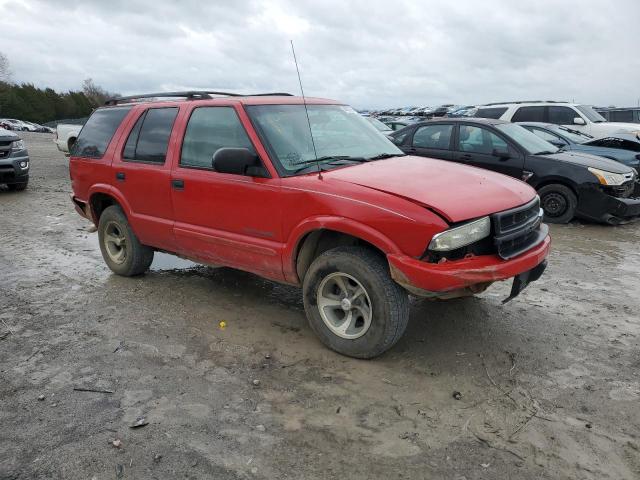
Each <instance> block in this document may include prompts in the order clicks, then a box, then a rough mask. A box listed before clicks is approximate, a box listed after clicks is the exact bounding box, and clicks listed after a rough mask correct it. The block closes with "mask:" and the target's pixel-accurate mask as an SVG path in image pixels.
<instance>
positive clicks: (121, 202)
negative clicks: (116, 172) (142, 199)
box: [89, 185, 130, 226]
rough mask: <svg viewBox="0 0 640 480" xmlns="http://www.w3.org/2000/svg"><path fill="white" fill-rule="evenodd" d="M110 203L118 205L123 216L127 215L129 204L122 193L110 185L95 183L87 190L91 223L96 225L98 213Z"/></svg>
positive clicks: (98, 219)
mask: <svg viewBox="0 0 640 480" xmlns="http://www.w3.org/2000/svg"><path fill="white" fill-rule="evenodd" d="M111 205H117V206H119V207H120V208H121V209H122V211H123V212H124V214H125V216H126V217H127V218H128V217H129V211H130V209H129V204H128V202H127V201H126V200H125V199H124V197H123V196H122V195H120V194H119V193H118V191H117V190H114V189H113V188H112V187H111V186H110V185H96V186H94V187H93V188H92V189H91V191H90V192H89V208H90V212H91V218H92V220H93V223H94V224H95V225H96V226H98V222H99V221H100V215H102V212H103V211H104V210H105V209H106V208H107V207H110V206H111Z"/></svg>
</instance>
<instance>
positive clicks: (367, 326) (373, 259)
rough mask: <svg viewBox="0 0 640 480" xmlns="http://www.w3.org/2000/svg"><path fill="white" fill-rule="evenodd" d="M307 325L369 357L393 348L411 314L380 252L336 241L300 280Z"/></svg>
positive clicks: (339, 346)
mask: <svg viewBox="0 0 640 480" xmlns="http://www.w3.org/2000/svg"><path fill="white" fill-rule="evenodd" d="M303 295H304V307H305V311H306V313H307V318H308V320H309V323H310V325H311V328H312V329H313V330H314V332H315V333H316V334H317V335H318V337H319V338H320V340H321V341H322V343H324V344H325V345H326V346H327V347H329V348H331V349H332V350H335V351H336V352H339V353H341V354H343V355H348V356H350V357H356V358H372V357H376V356H378V355H380V354H381V353H383V352H385V351H386V350H388V349H389V348H391V347H392V346H393V345H395V343H396V342H397V341H398V340H399V339H400V337H401V336H402V334H403V333H404V331H405V329H406V327H407V323H408V320H409V297H408V294H407V292H406V291H405V290H404V289H403V288H402V287H400V286H399V285H398V284H397V283H395V282H394V281H393V280H392V279H391V276H390V275H389V267H388V264H387V262H386V260H385V259H384V257H382V256H380V255H378V254H376V253H375V252H373V251H371V250H368V249H366V248H362V247H338V248H334V249H331V250H328V251H326V252H324V253H323V254H322V255H320V256H319V257H318V258H316V260H315V261H314V262H313V263H312V264H311V266H310V267H309V270H308V271H307V273H306V275H305V277H304V282H303Z"/></svg>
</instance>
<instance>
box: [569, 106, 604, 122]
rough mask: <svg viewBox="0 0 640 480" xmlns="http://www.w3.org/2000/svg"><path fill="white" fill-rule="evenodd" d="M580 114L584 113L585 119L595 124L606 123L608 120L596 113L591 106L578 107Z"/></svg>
mask: <svg viewBox="0 0 640 480" xmlns="http://www.w3.org/2000/svg"><path fill="white" fill-rule="evenodd" d="M576 108H577V109H578V110H580V113H582V114H583V115H584V116H585V117H587V118H588V119H589V120H590V121H592V122H593V123H601V122H606V121H607V119H606V118H604V117H603V116H602V115H600V114H599V113H598V112H596V111H595V110H594V109H593V107H591V105H578V106H576Z"/></svg>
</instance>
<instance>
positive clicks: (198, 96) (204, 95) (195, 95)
mask: <svg viewBox="0 0 640 480" xmlns="http://www.w3.org/2000/svg"><path fill="white" fill-rule="evenodd" d="M212 95H219V96H225V97H266V96H286V97H291V96H292V95H291V94H290V93H281V92H273V93H253V94H250V95H243V94H241V93H231V92H217V91H212V90H189V91H185V92H158V93H143V94H140V95H129V96H126V97H114V98H110V99H109V100H107V101H106V102H104V104H105V105H110V106H111V105H118V104H119V103H123V102H127V101H135V100H140V99H143V98H186V99H187V100H204V99H208V98H214V97H213V96H212Z"/></svg>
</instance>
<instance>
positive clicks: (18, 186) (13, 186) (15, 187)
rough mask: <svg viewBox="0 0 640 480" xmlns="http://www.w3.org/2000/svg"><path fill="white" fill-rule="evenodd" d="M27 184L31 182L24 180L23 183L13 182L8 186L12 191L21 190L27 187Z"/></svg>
mask: <svg viewBox="0 0 640 480" xmlns="http://www.w3.org/2000/svg"><path fill="white" fill-rule="evenodd" d="M27 185H29V182H28V181H27V182H22V183H11V184H9V185H7V187H8V188H9V190H10V191H12V192H21V191H23V190H24V189H26V188H27Z"/></svg>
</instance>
